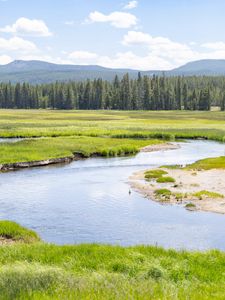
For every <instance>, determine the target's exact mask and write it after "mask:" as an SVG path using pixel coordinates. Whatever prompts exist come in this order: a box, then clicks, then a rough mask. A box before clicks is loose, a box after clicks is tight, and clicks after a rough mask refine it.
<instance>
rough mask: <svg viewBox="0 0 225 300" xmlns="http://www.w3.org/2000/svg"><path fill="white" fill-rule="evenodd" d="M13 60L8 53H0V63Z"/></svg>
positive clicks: (3, 63) (4, 63)
mask: <svg viewBox="0 0 225 300" xmlns="http://www.w3.org/2000/svg"><path fill="white" fill-rule="evenodd" d="M11 61H13V59H12V58H11V57H10V56H8V55H0V65H6V64H8V63H10V62H11Z"/></svg>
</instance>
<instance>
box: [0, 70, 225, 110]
mask: <svg viewBox="0 0 225 300" xmlns="http://www.w3.org/2000/svg"><path fill="white" fill-rule="evenodd" d="M211 105H214V106H220V108H221V110H224V109H225V77H224V76H220V77H206V76H202V77H196V76H193V77H183V76H177V77H175V76H174V77H166V76H155V75H154V76H152V77H149V76H146V75H145V76H142V75H141V73H139V74H138V77H137V78H136V79H130V77H129V74H128V73H127V74H125V75H124V76H123V77H122V79H119V77H118V76H115V78H114V80H113V81H106V80H102V79H101V78H100V79H95V80H85V81H79V82H78V81H69V82H55V83H49V84H41V85H31V84H29V83H22V84H20V83H17V84H15V85H14V84H12V83H0V108H25V109H29V108H51V109H117V110H182V109H185V110H210V108H211Z"/></svg>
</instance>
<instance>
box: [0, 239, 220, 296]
mask: <svg viewBox="0 0 225 300" xmlns="http://www.w3.org/2000/svg"><path fill="white" fill-rule="evenodd" d="M224 255H225V254H224V253H221V252H219V251H210V252H206V253H200V252H186V251H174V250H163V249H162V248H158V247H151V246H138V247H128V248H122V247H118V246H116V247H113V246H105V245H78V246H55V245H47V244H41V243H39V244H31V245H13V246H2V247H0V291H1V293H0V299H4V300H5V299H6V300H7V299H104V300H105V299H171V300H173V299H196V300H197V299H221V300H222V299H224V295H225V292H224V280H225V277H224V276H225V272H224V271H225V263H224V262H225V256H224Z"/></svg>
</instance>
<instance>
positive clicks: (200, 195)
mask: <svg viewBox="0 0 225 300" xmlns="http://www.w3.org/2000/svg"><path fill="white" fill-rule="evenodd" d="M192 195H193V196H194V197H197V198H199V199H200V200H201V199H204V198H212V199H217V198H224V195H222V194H219V193H216V192H210V191H206V190H202V191H199V192H197V193H194V194H192Z"/></svg>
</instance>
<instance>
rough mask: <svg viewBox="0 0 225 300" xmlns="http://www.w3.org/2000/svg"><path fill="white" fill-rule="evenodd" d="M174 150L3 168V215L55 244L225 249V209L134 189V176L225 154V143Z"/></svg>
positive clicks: (203, 143) (0, 192) (188, 144)
mask: <svg viewBox="0 0 225 300" xmlns="http://www.w3.org/2000/svg"><path fill="white" fill-rule="evenodd" d="M180 145H181V148H180V149H177V150H170V151H159V152H152V153H139V154H137V155H136V156H134V157H125V158H124V157H123V158H90V159H86V160H81V161H75V162H73V163H71V164H64V165H54V166H48V167H40V168H31V169H25V170H20V171H15V172H8V173H1V174H0V219H6V220H13V221H16V222H18V223H20V224H22V225H24V226H26V227H28V228H31V229H33V230H35V231H36V232H38V233H39V234H40V236H41V238H42V239H43V240H44V241H46V242H53V243H56V244H75V243H76V244H77V243H105V244H113V245H123V246H127V245H137V244H146V245H149V244H150V245H159V246H163V247H166V248H176V249H198V250H205V249H211V248H217V249H221V250H225V232H224V231H225V216H224V215H220V214H215V213H208V212H199V211H197V212H190V211H187V210H185V209H184V208H183V207H181V206H179V205H178V206H170V205H161V204H159V203H156V202H153V201H151V200H148V199H146V198H144V197H143V196H141V195H140V194H138V193H136V192H134V191H132V192H131V194H129V185H128V183H127V182H128V178H129V176H130V175H131V174H132V173H134V172H136V171H138V170H144V169H147V168H151V167H152V168H155V167H158V166H161V165H165V164H187V163H192V162H194V161H196V160H199V159H202V158H206V157H215V156H221V155H225V145H224V144H220V143H217V142H212V141H188V142H182V143H180Z"/></svg>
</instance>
